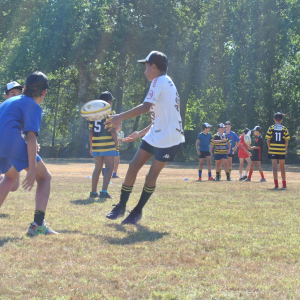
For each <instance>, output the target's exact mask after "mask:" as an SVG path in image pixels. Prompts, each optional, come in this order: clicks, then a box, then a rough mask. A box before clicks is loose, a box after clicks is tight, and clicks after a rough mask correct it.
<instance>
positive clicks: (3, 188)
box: [0, 166, 19, 207]
mask: <svg viewBox="0 0 300 300" xmlns="http://www.w3.org/2000/svg"><path fill="white" fill-rule="evenodd" d="M18 178H19V172H18V171H17V170H16V169H15V168H14V167H13V166H12V167H11V168H10V169H9V170H8V171H7V172H6V173H5V176H4V178H3V179H2V180H1V182H0V207H1V205H2V204H3V202H4V200H5V198H6V197H7V195H8V193H9V192H10V191H11V189H12V187H13V186H14V185H15V184H16V183H17V181H18Z"/></svg>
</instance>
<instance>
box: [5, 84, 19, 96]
mask: <svg viewBox="0 0 300 300" xmlns="http://www.w3.org/2000/svg"><path fill="white" fill-rule="evenodd" d="M12 89H19V90H22V89H23V86H22V85H20V84H19V83H18V82H16V81H12V82H9V83H8V84H7V85H6V87H5V93H6V94H7V93H8V92H9V91H10V90H12Z"/></svg>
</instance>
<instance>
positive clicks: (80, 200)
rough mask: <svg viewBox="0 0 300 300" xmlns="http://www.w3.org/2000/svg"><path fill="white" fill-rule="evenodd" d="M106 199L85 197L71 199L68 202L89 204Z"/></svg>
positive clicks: (102, 201)
mask: <svg viewBox="0 0 300 300" xmlns="http://www.w3.org/2000/svg"><path fill="white" fill-rule="evenodd" d="M106 200H107V199H105V198H101V199H100V198H96V200H95V198H87V199H78V200H72V201H70V203H72V204H75V205H90V204H93V203H104V202H106Z"/></svg>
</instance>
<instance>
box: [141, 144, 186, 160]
mask: <svg viewBox="0 0 300 300" xmlns="http://www.w3.org/2000/svg"><path fill="white" fill-rule="evenodd" d="M179 147H180V144H179V145H175V146H172V147H169V148H157V147H153V146H151V145H150V144H148V143H147V142H146V141H144V140H143V141H142V144H141V146H140V148H141V149H143V150H145V151H147V152H149V153H151V154H153V155H154V158H155V159H156V160H158V161H161V162H168V161H173V160H174V158H175V154H176V153H177V151H178V149H179Z"/></svg>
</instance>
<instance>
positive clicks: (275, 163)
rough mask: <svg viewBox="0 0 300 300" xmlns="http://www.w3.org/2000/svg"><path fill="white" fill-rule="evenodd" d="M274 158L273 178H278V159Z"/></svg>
mask: <svg viewBox="0 0 300 300" xmlns="http://www.w3.org/2000/svg"><path fill="white" fill-rule="evenodd" d="M271 160H272V169H273V178H274V180H278V174H277V171H278V165H277V159H271Z"/></svg>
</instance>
